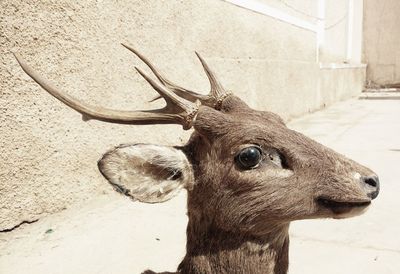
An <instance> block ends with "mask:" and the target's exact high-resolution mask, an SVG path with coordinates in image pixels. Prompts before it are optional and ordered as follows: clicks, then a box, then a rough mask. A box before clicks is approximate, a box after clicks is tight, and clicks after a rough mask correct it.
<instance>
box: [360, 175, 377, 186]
mask: <svg viewBox="0 0 400 274" xmlns="http://www.w3.org/2000/svg"><path fill="white" fill-rule="evenodd" d="M363 180H364V183H366V184H367V185H370V186H373V187H377V186H378V184H379V183H378V178H377V177H365V178H363Z"/></svg>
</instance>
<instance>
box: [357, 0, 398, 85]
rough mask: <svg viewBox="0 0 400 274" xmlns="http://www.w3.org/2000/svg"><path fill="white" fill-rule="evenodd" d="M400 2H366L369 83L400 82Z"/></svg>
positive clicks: (366, 49) (364, 47)
mask: <svg viewBox="0 0 400 274" xmlns="http://www.w3.org/2000/svg"><path fill="white" fill-rule="evenodd" d="M399 14H400V1H398V0H384V1H374V0H365V1H364V24H363V27H364V32H363V36H364V39H363V55H364V56H363V57H364V58H363V59H364V62H365V63H367V64H368V67H367V83H368V84H378V85H386V84H393V83H399V82H400V46H399V45H400V16H399Z"/></svg>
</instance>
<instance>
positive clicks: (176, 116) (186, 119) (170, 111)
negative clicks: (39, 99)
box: [14, 53, 199, 129]
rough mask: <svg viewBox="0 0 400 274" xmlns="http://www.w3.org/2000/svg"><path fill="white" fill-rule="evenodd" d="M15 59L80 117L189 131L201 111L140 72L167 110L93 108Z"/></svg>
mask: <svg viewBox="0 0 400 274" xmlns="http://www.w3.org/2000/svg"><path fill="white" fill-rule="evenodd" d="M14 56H15V58H16V59H17V61H18V63H19V64H20V66H21V68H22V69H23V70H24V72H25V73H26V74H28V75H29V76H30V77H31V78H32V79H33V80H34V81H35V82H36V83H38V84H39V85H40V86H41V87H42V88H43V89H44V90H46V91H47V92H48V93H50V95H52V96H54V97H55V98H57V99H58V100H60V101H61V102H63V103H64V104H66V105H67V106H69V107H71V108H73V109H75V110H76V111H78V112H79V113H81V114H86V115H88V116H90V118H93V119H97V120H102V121H106V122H111V123H122V124H181V125H182V126H183V128H184V129H189V128H190V127H191V125H192V121H193V119H194V117H195V115H196V114H197V111H198V107H199V105H198V104H193V103H192V102H189V101H184V100H185V99H182V98H178V97H177V96H176V95H175V94H173V93H172V92H170V91H168V90H167V89H165V88H163V87H162V86H160V85H158V84H157V83H155V82H154V81H152V80H151V79H150V78H148V76H147V75H145V74H144V73H143V72H141V71H140V70H138V71H139V73H140V74H141V75H142V76H143V77H145V79H146V80H147V81H148V82H149V83H150V84H151V85H152V86H153V87H154V88H155V89H156V90H157V91H158V92H159V93H160V94H161V95H162V96H163V98H164V99H165V100H166V102H167V106H166V107H165V108H162V109H156V110H151V111H147V110H146V111H121V110H112V109H107V108H101V107H96V106H91V105H88V104H85V103H83V102H80V101H79V100H78V99H76V98H74V97H72V96H69V95H68V94H65V93H63V92H61V91H60V90H58V89H57V88H55V87H54V86H53V85H52V84H51V83H50V82H49V81H47V80H46V79H44V78H43V77H41V76H40V75H39V74H38V73H37V72H36V71H34V70H33V69H32V68H31V67H29V66H28V64H27V63H26V62H25V60H24V59H23V58H22V57H21V56H20V55H19V54H17V53H15V54H14ZM160 87H161V88H162V89H161V88H160Z"/></svg>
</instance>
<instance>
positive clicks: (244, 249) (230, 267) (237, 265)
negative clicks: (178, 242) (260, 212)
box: [179, 220, 289, 274]
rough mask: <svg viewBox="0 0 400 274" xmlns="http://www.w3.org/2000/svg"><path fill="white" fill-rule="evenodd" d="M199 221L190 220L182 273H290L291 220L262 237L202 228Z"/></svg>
mask: <svg viewBox="0 0 400 274" xmlns="http://www.w3.org/2000/svg"><path fill="white" fill-rule="evenodd" d="M197 225H198V224H197ZM197 225H196V224H193V223H192V222H191V221H190V220H189V224H188V228H187V245H186V249H187V253H186V256H185V258H184V260H183V261H182V263H181V264H180V266H179V271H180V272H179V273H185V274H186V273H187V274H190V273H254V274H257V273H263V274H286V273H287V268H288V253H289V235H288V229H289V224H285V225H281V226H278V227H275V228H274V229H272V230H271V232H270V233H269V234H268V235H264V236H263V237H254V236H248V235H244V234H242V233H232V232H226V231H220V230H218V229H215V228H208V229H205V230H200V229H199V227H201V226H197Z"/></svg>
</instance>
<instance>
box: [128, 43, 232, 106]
mask: <svg viewBox="0 0 400 274" xmlns="http://www.w3.org/2000/svg"><path fill="white" fill-rule="evenodd" d="M122 45H123V46H124V47H125V48H127V49H128V50H130V51H131V52H133V53H134V54H135V55H136V56H137V57H139V58H140V59H141V60H142V61H143V62H144V63H145V64H146V65H147V66H148V67H149V68H150V69H151V71H152V72H153V73H154V75H155V76H156V77H157V78H158V80H160V82H161V83H162V84H163V85H164V86H165V87H167V88H168V89H171V90H172V91H173V92H174V93H176V94H177V95H179V96H180V97H183V98H185V99H187V100H189V101H192V102H195V101H197V100H199V101H200V102H201V104H202V105H206V106H209V107H212V108H215V109H220V108H221V103H222V101H223V100H224V99H225V98H226V97H227V96H228V95H231V93H230V92H227V91H225V89H224V88H223V86H222V85H221V83H220V82H219V81H218V79H217V77H216V76H215V74H214V73H213V72H212V70H211V69H210V68H209V67H208V65H207V63H206V62H205V61H204V59H203V58H202V57H201V56H200V54H199V53H198V52H195V53H196V55H197V57H198V58H199V60H200V62H201V64H202V66H203V69H204V71H205V72H206V75H207V77H208V80H209V81H210V92H209V94H208V95H203V94H200V93H197V92H194V91H191V90H188V89H185V88H183V87H181V86H178V85H176V84H174V83H173V82H171V81H170V80H168V79H167V78H165V77H164V76H163V75H162V74H161V73H160V72H159V71H158V69H157V68H156V67H155V66H154V65H153V64H152V63H151V62H150V61H149V60H148V59H147V58H146V57H144V56H143V55H142V54H140V53H139V52H138V51H137V50H135V49H134V48H132V47H130V46H128V45H125V44H122ZM159 98H161V97H157V98H155V100H157V99H159Z"/></svg>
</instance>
